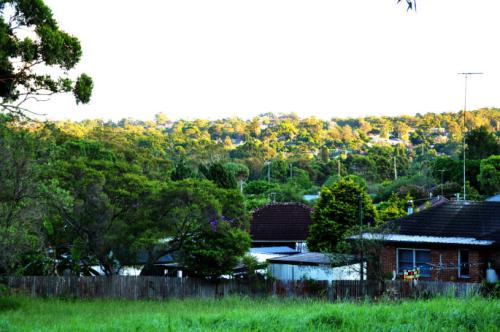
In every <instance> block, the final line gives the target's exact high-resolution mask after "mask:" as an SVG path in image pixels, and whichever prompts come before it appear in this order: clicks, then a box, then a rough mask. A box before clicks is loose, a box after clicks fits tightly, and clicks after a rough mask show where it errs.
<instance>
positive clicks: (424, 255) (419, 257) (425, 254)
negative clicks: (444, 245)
mask: <svg viewBox="0 0 500 332" xmlns="http://www.w3.org/2000/svg"><path fill="white" fill-rule="evenodd" d="M415 261H416V263H417V265H418V264H419V263H430V262H431V252H430V251H428V250H416V251H415Z"/></svg>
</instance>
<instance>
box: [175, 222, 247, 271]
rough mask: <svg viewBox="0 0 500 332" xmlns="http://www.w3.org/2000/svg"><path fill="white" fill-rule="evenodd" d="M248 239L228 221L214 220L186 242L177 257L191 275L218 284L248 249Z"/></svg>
mask: <svg viewBox="0 0 500 332" xmlns="http://www.w3.org/2000/svg"><path fill="white" fill-rule="evenodd" d="M250 243H251V240H250V236H249V235H248V233H247V232H245V231H243V230H241V229H240V228H238V227H235V226H234V225H233V224H232V221H231V220H227V219H222V218H218V219H213V220H211V221H206V222H205V223H204V224H202V227H200V228H199V230H198V231H197V232H195V234H193V236H190V237H189V238H187V239H186V241H185V243H184V245H183V246H182V248H181V250H180V252H179V253H178V257H179V260H180V262H181V263H182V265H183V266H185V267H186V268H187V270H188V272H189V273H190V274H192V275H195V276H198V277H202V278H207V279H209V280H217V279H219V278H220V277H221V276H222V275H232V274H233V269H234V268H235V267H236V265H237V264H238V263H239V262H240V261H241V259H242V257H243V256H244V255H245V254H246V253H247V252H248V249H249V248H250Z"/></svg>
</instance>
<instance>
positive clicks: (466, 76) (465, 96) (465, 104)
mask: <svg viewBox="0 0 500 332" xmlns="http://www.w3.org/2000/svg"><path fill="white" fill-rule="evenodd" d="M482 74H483V73H458V75H463V76H464V79H465V91H464V125H463V128H462V136H463V143H462V149H463V154H464V174H463V175H464V201H465V200H466V198H467V196H466V193H465V132H466V129H467V128H466V126H465V112H466V111H467V79H468V78H469V75H482Z"/></svg>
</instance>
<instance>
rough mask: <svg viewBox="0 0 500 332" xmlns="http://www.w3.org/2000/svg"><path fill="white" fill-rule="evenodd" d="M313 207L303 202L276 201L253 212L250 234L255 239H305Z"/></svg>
mask: <svg viewBox="0 0 500 332" xmlns="http://www.w3.org/2000/svg"><path fill="white" fill-rule="evenodd" d="M311 212H312V209H311V208H310V207H309V206H307V205H305V204H301V203H275V204H269V205H266V206H263V207H261V208H260V209H258V210H256V211H255V212H254V213H253V217H252V223H251V225H250V235H251V236H252V240H254V241H304V240H305V239H306V238H307V234H308V228H309V225H310V224H311Z"/></svg>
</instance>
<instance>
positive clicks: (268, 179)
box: [264, 161, 271, 183]
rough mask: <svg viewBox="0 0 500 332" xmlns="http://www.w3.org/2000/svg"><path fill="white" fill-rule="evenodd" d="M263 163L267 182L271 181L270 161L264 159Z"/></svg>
mask: <svg viewBox="0 0 500 332" xmlns="http://www.w3.org/2000/svg"><path fill="white" fill-rule="evenodd" d="M264 165H267V182H269V183H271V162H270V161H266V162H265V163H264Z"/></svg>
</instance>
